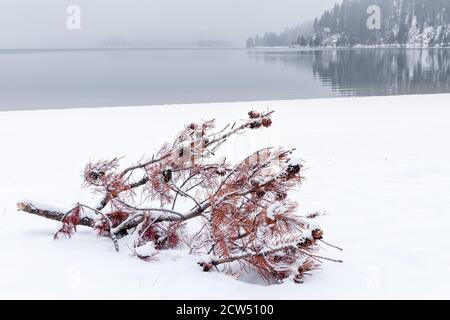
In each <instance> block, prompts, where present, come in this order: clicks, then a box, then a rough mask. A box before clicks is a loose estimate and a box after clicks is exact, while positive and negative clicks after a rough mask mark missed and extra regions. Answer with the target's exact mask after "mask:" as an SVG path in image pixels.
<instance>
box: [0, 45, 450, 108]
mask: <svg viewBox="0 0 450 320" xmlns="http://www.w3.org/2000/svg"><path fill="white" fill-rule="evenodd" d="M444 92H450V50H449V49H434V50H407V49H358V50H356V49H353V50H315V51H306V50H290V49H284V50H283V49H278V50H276V49H267V50H264V49H258V50H239V49H236V50H221V49H217V50H188V49H186V50H169V49H168V50H53V51H48V50H47V51H45V50H34V51H21V50H3V51H2V50H0V110H23V109H47V108H70V107H96V106H99V107H100V106H128V105H154V104H173V103H195V102H226V101H251V100H277V99H301V98H305V99H306V98H327V97H339V96H368V95H396V94H422V93H444Z"/></svg>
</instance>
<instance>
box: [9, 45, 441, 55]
mask: <svg viewBox="0 0 450 320" xmlns="http://www.w3.org/2000/svg"><path fill="white" fill-rule="evenodd" d="M374 49H380V50H441V49H450V47H417V46H355V47H290V46H285V47H252V48H244V47H236V48H206V47H205V48H194V47H192V48H191V47H179V48H176V47H175V48H152V47H124V48H5V49H0V54H4V53H40V52H102V51H103V52H108V51H109V52H115V51H203V50H230V51H234V50H246V51H259V50H280V51H324V50H330V51H331V50H374Z"/></svg>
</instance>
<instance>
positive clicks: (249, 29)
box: [0, 0, 340, 49]
mask: <svg viewBox="0 0 450 320" xmlns="http://www.w3.org/2000/svg"><path fill="white" fill-rule="evenodd" d="M37 2H38V3H37ZM335 2H340V1H338V0H320V1H310V0H263V1H261V0H244V1H243V0H189V1H185V0H151V1H142V0H70V1H68V0H40V1H36V0H2V1H1V3H0V48H2V49H7V48H80V47H81V48H84V47H95V46H98V44H99V43H101V42H102V41H107V40H108V39H120V41H126V42H128V43H130V44H133V45H138V46H148V47H189V46H191V44H192V42H193V41H198V40H206V39H216V40H226V41H229V42H231V43H232V44H233V46H235V47H242V46H244V45H245V40H246V39H247V37H248V36H250V35H255V34H261V33H264V32H265V31H273V32H279V31H283V30H284V29H285V28H286V27H293V26H296V25H298V24H300V23H302V22H305V21H310V20H312V19H313V18H314V17H315V16H318V15H320V14H321V13H322V12H323V10H325V9H327V8H331V7H332V6H333V4H334V3H335ZM70 5H76V6H78V7H79V8H80V10H81V11H80V12H81V15H80V18H81V19H80V21H81V24H80V26H81V28H80V29H76V30H69V29H68V28H67V19H68V18H69V14H68V13H67V8H68V7H69V6H70Z"/></svg>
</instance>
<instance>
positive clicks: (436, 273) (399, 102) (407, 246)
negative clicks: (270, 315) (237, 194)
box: [0, 95, 450, 299]
mask: <svg viewBox="0 0 450 320" xmlns="http://www.w3.org/2000/svg"><path fill="white" fill-rule="evenodd" d="M449 101H450V95H428V96H405V97H376V98H340V99H328V100H305V101H301V100H295V101H278V102H274V101H272V102H253V103H225V104H202V105H200V104H199V105H175V106H157V107H133V108H130V107H127V108H112V109H106V108H100V109H83V110H76V109H74V110H51V111H18V112H2V113H0V150H1V151H0V152H1V158H0V298H44V299H45V298H57V299H58V298H59V299H65V298H126V299H127V298H142V299H200V298H213V299H216V298H225V299H226V298H233V299H240V298H249V299H263V298H264V299H348V298H356V299H366V298H374V299H384V298H387V299H391V298H406V299H409V298H411V299H412V298H426V299H428V298H429V299H431V298H447V299H448V298H450V240H449V236H448V232H449V230H450V106H449ZM266 108H273V109H274V110H276V114H275V115H274V125H273V127H272V128H271V129H270V130H268V131H262V132H261V135H260V137H259V138H257V136H255V135H250V136H248V137H238V138H236V139H234V140H232V141H231V142H230V146H229V149H228V152H229V153H230V154H231V155H232V157H235V158H236V159H237V158H240V157H242V156H244V155H245V154H247V153H248V152H249V151H251V150H250V149H256V148H258V147H260V146H263V145H268V144H271V145H278V144H283V145H284V146H286V147H295V148H297V150H298V155H299V156H300V157H301V158H302V159H304V160H305V161H307V166H308V167H309V169H308V171H306V174H307V178H308V180H307V181H306V182H305V184H304V186H303V188H302V189H301V190H299V191H298V192H296V194H295V195H294V198H295V199H296V200H298V201H299V202H300V203H301V210H300V211H301V213H305V212H309V211H314V210H325V211H327V212H328V215H327V216H324V217H321V218H320V221H319V222H320V223H321V225H322V226H323V227H324V229H325V231H326V239H327V240H328V241H329V242H332V243H333V244H336V245H339V246H341V247H343V248H344V249H345V250H344V252H342V253H340V252H338V251H335V250H330V249H327V250H328V252H324V253H325V254H326V255H328V256H331V257H336V258H342V259H344V260H345V262H344V263H343V264H334V263H331V262H330V263H325V264H324V266H323V269H322V270H320V271H317V272H315V273H314V276H313V277H310V278H308V279H307V281H306V282H305V283H304V284H302V285H296V284H294V283H293V282H291V281H286V282H285V283H284V284H282V285H275V286H264V285H260V284H252V283H248V282H244V281H238V280H235V279H233V278H231V277H229V276H227V275H224V274H218V273H215V272H212V273H203V272H202V271H201V269H200V268H199V267H198V266H197V265H196V262H197V261H198V258H197V257H196V256H190V255H187V254H186V252H185V250H183V249H177V250H173V251H166V252H164V253H162V254H160V255H159V260H158V261H155V262H152V263H147V262H142V261H139V260H137V259H135V258H133V257H130V255H129V252H128V250H127V248H126V247H124V244H122V251H121V252H120V253H118V254H117V253H115V252H114V248H113V246H112V244H111V242H110V241H108V240H107V239H98V238H97V237H96V235H95V234H94V233H93V232H91V231H89V230H87V229H81V230H80V231H79V232H78V233H77V234H76V235H75V236H74V237H73V238H72V239H64V238H60V239H59V240H53V234H54V232H55V231H56V230H57V229H58V227H59V225H58V223H56V222H52V221H46V220H44V219H42V218H38V217H33V216H30V215H27V214H24V213H17V212H16V209H15V204H16V202H17V201H18V200H21V199H24V198H27V199H33V200H36V201H38V202H40V203H48V204H51V205H55V206H59V207H63V208H69V207H70V206H72V205H73V204H74V203H76V202H77V201H82V202H84V203H88V204H89V203H92V195H91V194H90V193H89V191H88V190H85V189H81V188H80V183H81V172H82V169H83V167H84V165H85V163H86V162H87V161H89V160H90V159H92V160H97V159H102V158H111V157H115V156H117V155H119V156H122V155H125V156H126V158H125V159H124V160H123V163H134V162H136V161H137V160H139V159H140V158H141V157H142V156H143V155H144V154H152V153H153V152H154V151H155V150H156V148H158V147H159V146H160V144H162V143H163V142H164V140H165V138H166V137H170V138H171V137H173V135H174V134H175V133H176V132H177V131H178V129H179V128H181V127H182V126H183V125H184V124H185V123H188V122H189V121H192V120H198V119H201V118H217V119H218V122H219V124H220V123H223V124H225V123H227V122H228V121H232V120H234V119H236V118H237V119H240V118H246V113H247V111H249V110H250V109H266Z"/></svg>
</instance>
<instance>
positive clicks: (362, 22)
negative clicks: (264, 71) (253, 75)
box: [256, 0, 450, 47]
mask: <svg viewBox="0 0 450 320" xmlns="http://www.w3.org/2000/svg"><path fill="white" fill-rule="evenodd" d="M373 5H376V6H378V7H379V8H380V15H379V22H377V26H376V27H375V28H369V27H368V20H369V21H373V20H372V18H373V17H375V19H378V16H375V15H374V14H375V12H374V11H373V9H371V8H373V7H372V6H373ZM449 44H450V0H344V1H343V2H342V4H336V5H335V6H334V8H332V9H330V10H327V11H325V12H324V13H323V14H322V16H321V17H318V18H316V19H315V20H314V23H313V34H312V35H308V34H298V37H297V40H296V41H294V42H292V43H291V45H297V46H310V47H320V46H325V47H349V46H350V47H351V46H357V45H370V46H373V45H381V46H386V45H389V46H411V47H447V46H449ZM260 45H261V46H271V45H270V43H268V42H264V43H261V44H260ZM256 46H258V44H256Z"/></svg>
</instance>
